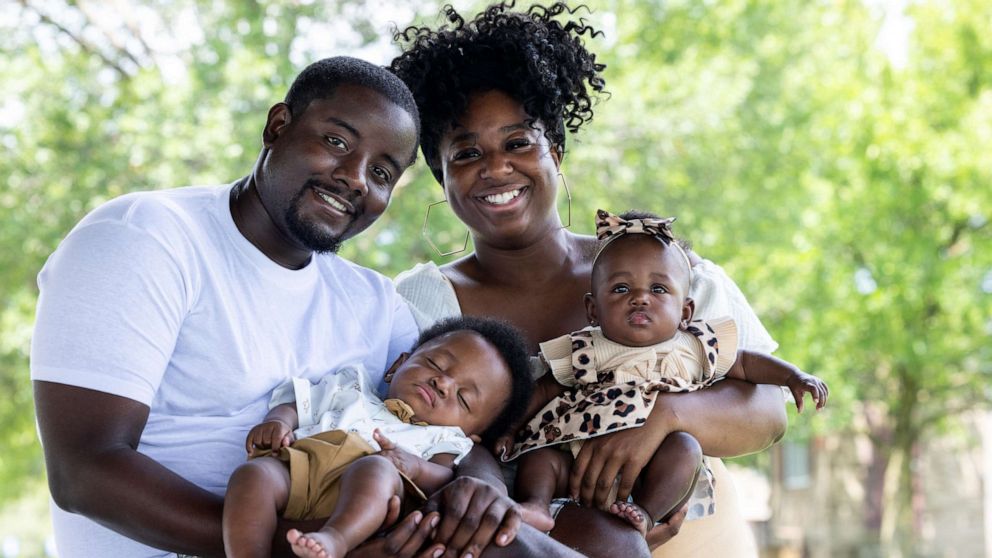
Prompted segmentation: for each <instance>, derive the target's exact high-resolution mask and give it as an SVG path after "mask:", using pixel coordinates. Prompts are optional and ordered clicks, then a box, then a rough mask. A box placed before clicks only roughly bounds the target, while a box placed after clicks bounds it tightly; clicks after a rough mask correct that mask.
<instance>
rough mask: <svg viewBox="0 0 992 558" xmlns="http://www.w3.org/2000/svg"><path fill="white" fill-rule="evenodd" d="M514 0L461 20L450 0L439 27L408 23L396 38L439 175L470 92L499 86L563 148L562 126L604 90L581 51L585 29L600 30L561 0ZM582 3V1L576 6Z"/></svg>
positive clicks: (575, 120)
mask: <svg viewBox="0 0 992 558" xmlns="http://www.w3.org/2000/svg"><path fill="white" fill-rule="evenodd" d="M514 4H515V1H514V0H509V1H503V2H499V3H497V4H493V5H491V6H489V7H488V8H486V10H485V11H483V12H481V13H480V14H478V15H477V16H476V17H475V19H473V20H472V21H469V22H466V21H465V20H464V18H462V16H461V15H459V14H458V12H457V11H455V9H454V7H452V6H451V5H447V6H445V7H444V8H443V9H442V13H443V14H444V16H445V19H446V20H447V22H448V24H445V25H443V26H441V27H440V28H439V29H437V30H431V29H430V28H428V27H416V26H411V27H408V28H406V29H404V30H403V31H398V32H397V33H396V34H395V35H394V36H393V40H395V41H397V42H399V43H400V44H401V45H405V47H404V52H403V53H402V54H401V55H399V56H398V57H396V58H395V59H394V60H393V62H392V64H391V65H390V70H392V71H393V72H394V73H395V74H396V75H397V76H399V77H400V79H402V80H403V81H404V82H405V83H406V84H407V86H408V87H409V88H410V90H411V91H412V92H413V97H414V99H415V100H416V102H417V107H418V108H419V109H420V118H421V132H420V145H421V148H422V149H423V151H424V158H425V159H426V160H427V165H428V166H429V167H430V169H431V171H432V172H433V173H434V177H435V178H436V179H437V180H438V182H441V181H442V174H441V161H440V157H439V153H438V144H439V142H440V140H441V136H442V134H444V132H445V131H447V129H448V127H449V126H451V124H452V122H454V121H455V119H456V118H458V117H459V116H461V114H462V113H463V112H464V111H465V108H466V107H467V106H468V99H469V96H470V95H472V94H473V93H478V92H483V91H489V90H494V89H495V90H499V91H502V92H504V93H506V94H508V95H509V96H510V97H512V98H514V99H516V100H517V101H519V102H520V103H521V104H523V108H524V111H526V113H527V114H528V115H529V116H531V117H532V119H533V120H531V121H530V122H529V123H530V124H531V125H534V123H535V122H536V121H540V122H542V123H543V124H544V126H545V132H544V135H545V137H547V138H548V140H549V141H550V143H551V144H552V145H554V146H556V147H557V149H558V150H559V153H560V154H564V148H565V129H566V128H567V129H568V131H570V132H572V133H575V132H577V131H578V130H579V128H580V127H581V126H582V125H583V124H585V123H586V122H588V121H590V120H592V116H593V111H592V105H593V97H595V96H597V94H598V93H600V92H602V91H603V87H604V85H605V82H604V81H603V78H602V76H601V72H602V71H603V70H604V69H605V68H606V66H605V65H604V64H597V63H596V55H595V54H593V53H592V52H589V51H588V50H586V47H585V46H584V45H583V44H582V36H583V35H588V36H590V37H596V36H598V35H601V33H600V32H599V31H596V30H595V29H593V28H592V27H590V26H588V25H586V22H585V20H583V19H582V18H578V20H577V21H572V20H568V21H565V22H564V23H561V22H558V21H556V20H555V18H556V17H557V16H559V15H561V14H563V13H566V14H568V15H573V14H574V13H575V12H576V11H577V9H578V8H576V9H571V8H569V7H568V6H567V5H566V4H565V3H563V2H555V3H554V4H551V5H550V6H547V7H544V6H540V5H534V6H531V7H530V8H528V9H527V11H512V8H513V7H514ZM580 7H582V6H580Z"/></svg>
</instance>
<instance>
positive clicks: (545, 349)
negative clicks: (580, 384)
mask: <svg viewBox="0 0 992 558" xmlns="http://www.w3.org/2000/svg"><path fill="white" fill-rule="evenodd" d="M540 349H541V358H542V359H543V360H544V362H545V363H547V365H548V368H549V369H550V370H551V373H552V374H553V375H554V378H555V380H557V381H558V383H559V384H561V385H563V386H567V387H572V386H574V385H575V383H576V382H575V374H573V373H572V337H571V336H570V335H562V336H561V337H556V338H554V339H552V340H550V341H545V342H544V343H541V344H540Z"/></svg>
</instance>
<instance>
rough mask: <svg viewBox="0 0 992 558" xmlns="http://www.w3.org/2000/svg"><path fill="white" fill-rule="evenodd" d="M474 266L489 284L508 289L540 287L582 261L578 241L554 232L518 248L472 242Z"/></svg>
mask: <svg viewBox="0 0 992 558" xmlns="http://www.w3.org/2000/svg"><path fill="white" fill-rule="evenodd" d="M473 241H474V243H475V254H474V259H475V263H476V265H477V266H478V270H479V272H480V273H481V274H482V275H483V276H485V277H486V278H487V279H488V280H489V281H491V282H497V283H502V284H508V285H520V284H531V285H533V284H534V283H540V282H542V281H544V280H548V279H551V278H555V277H561V274H562V271H563V270H569V269H572V268H573V267H574V264H575V263H576V262H577V261H581V259H582V253H583V251H582V237H580V236H578V235H575V234H572V233H570V232H568V231H567V230H565V229H562V228H558V229H556V230H555V231H554V232H551V233H548V234H545V235H542V236H541V237H540V238H539V239H538V240H536V241H535V242H532V243H530V244H524V245H521V246H512V247H503V246H496V245H493V244H488V243H486V242H485V241H482V240H478V239H473Z"/></svg>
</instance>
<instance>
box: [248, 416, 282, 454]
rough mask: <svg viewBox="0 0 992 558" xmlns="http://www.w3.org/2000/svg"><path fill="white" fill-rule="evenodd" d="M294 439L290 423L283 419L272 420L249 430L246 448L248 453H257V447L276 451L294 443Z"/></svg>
mask: <svg viewBox="0 0 992 558" xmlns="http://www.w3.org/2000/svg"><path fill="white" fill-rule="evenodd" d="M293 440H294V437H293V429H292V428H290V426H289V425H288V424H286V423H285V422H283V421H281V420H270V421H267V422H263V423H262V424H259V425H257V426H255V427H254V428H252V429H251V430H250V431H249V432H248V439H247V440H245V450H247V451H248V455H255V453H256V449H270V450H272V451H276V450H278V449H279V448H282V447H285V446H288V445H289V444H291V443H293Z"/></svg>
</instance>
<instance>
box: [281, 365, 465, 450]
mask: <svg viewBox="0 0 992 558" xmlns="http://www.w3.org/2000/svg"><path fill="white" fill-rule="evenodd" d="M294 401H295V403H296V412H297V414H298V415H299V417H300V427H299V428H297V429H296V430H295V431H294V432H293V433H294V434H295V435H296V439H297V440H299V439H300V438H306V437H307V436H313V435H314V434H320V433H321V432H327V431H329V430H344V431H345V432H352V433H354V434H357V435H359V436H361V437H362V439H364V440H365V441H366V442H368V444H369V445H370V446H372V448H373V449H375V450H376V451H379V450H380V449H381V448H380V447H379V443H378V442H376V441H375V439H374V438H373V437H372V432H373V431H375V429H377V428H378V429H379V432H381V433H382V434H383V435H384V436H386V438H389V439H390V441H392V442H393V443H395V444H396V445H397V446H399V447H400V448H402V449H404V450H406V451H408V452H410V453H412V454H414V455H418V456H420V457H422V458H423V459H430V458H432V457H434V456H435V455H437V454H439V453H450V454H454V455H455V464H456V465H457V464H458V462H459V461H461V460H462V458H463V457H465V456H466V455H468V452H470V451H472V446H473V445H474V443H473V442H472V440H471V439H470V438H469V437H468V436H466V435H465V433H464V432H462V429H461V428H458V427H457V426H433V425H428V426H420V425H416V424H409V423H405V422H403V421H401V420H400V419H399V418H398V417H397V416H396V415H394V414H393V413H391V412H389V410H388V409H387V408H386V405H385V404H384V403H383V402H382V399H380V398H379V396H378V395H377V394H376V391H375V389H374V386H373V385H372V378H371V376H369V374H368V372H366V371H365V369H364V368H363V367H361V366H346V367H344V368H341V369H339V370H338V371H337V372H335V373H334V374H329V375H327V376H324V377H323V378H322V379H321V380H320V382H318V383H317V384H316V385H314V384H313V383H311V382H310V381H309V380H305V379H303V378H293V379H292V380H288V381H286V382H285V383H283V384H282V385H280V386H279V387H277V388H276V389H275V391H273V392H272V400H271V401H270V402H269V408H272V407H275V406H276V405H282V404H284V403H292V402H294Z"/></svg>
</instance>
